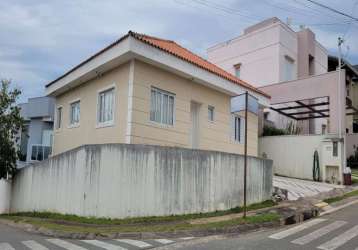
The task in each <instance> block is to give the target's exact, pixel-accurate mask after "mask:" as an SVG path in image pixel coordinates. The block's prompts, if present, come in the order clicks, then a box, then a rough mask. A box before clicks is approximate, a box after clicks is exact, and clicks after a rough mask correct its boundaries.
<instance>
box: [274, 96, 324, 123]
mask: <svg viewBox="0 0 358 250" xmlns="http://www.w3.org/2000/svg"><path fill="white" fill-rule="evenodd" d="M270 109H272V110H274V111H276V112H278V113H279V114H281V115H284V116H287V117H289V118H291V119H294V120H296V121H302V120H310V119H318V118H328V117H329V98H328V97H320V98H315V99H306V100H295V101H292V102H286V103H278V104H273V105H272V106H271V107H270Z"/></svg>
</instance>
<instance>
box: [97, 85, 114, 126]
mask: <svg viewBox="0 0 358 250" xmlns="http://www.w3.org/2000/svg"><path fill="white" fill-rule="evenodd" d="M97 114H98V116H97V121H98V123H99V124H111V123H113V121H114V88H111V89H107V90H105V91H102V92H100V93H99V94H98V112H97Z"/></svg>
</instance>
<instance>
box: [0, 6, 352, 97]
mask: <svg viewBox="0 0 358 250" xmlns="http://www.w3.org/2000/svg"><path fill="white" fill-rule="evenodd" d="M206 1H208V2H211V3H214V4H219V5H223V6H226V7H227V8H231V9H232V10H234V12H235V13H231V14H229V13H227V12H223V11H220V10H218V9H217V8H213V7H209V6H204V5H202V4H198V3H197V2H196V3H195V1H191V0H133V1H119V0H103V1H88V0H76V1H73V0H62V1H61V0H52V1H48V0H37V1H29V0H2V1H0V9H1V10H2V12H1V13H0V37H1V39H0V77H1V76H6V77H8V78H13V79H14V82H16V83H18V84H19V85H21V86H22V87H23V90H24V94H25V96H24V98H25V97H29V96H34V95H41V94H43V86H44V84H46V83H47V82H48V81H50V80H53V79H54V78H55V77H57V76H59V75H61V74H62V73H63V72H65V71H66V70H68V69H69V68H71V67H73V66H75V65H76V64H78V63H79V62H80V61H81V60H83V59H85V58H87V57H88V56H90V55H91V54H93V53H95V52H96V51H98V50H99V49H101V48H103V47H104V46H106V45H107V44H109V43H110V42H112V41H114V40H116V39H117V38H119V37H120V36H121V35H123V34H124V33H126V32H128V30H134V31H137V32H141V33H146V34H151V35H156V36H159V37H163V38H168V39H173V40H176V41H177V42H178V43H180V44H182V45H183V46H184V47H187V48H188V49H192V50H194V51H195V52H197V53H199V54H200V55H202V56H203V57H205V50H206V48H207V47H209V46H211V45H213V44H216V43H218V42H220V41H223V40H227V39H230V38H233V37H235V36H237V35H239V34H240V33H241V31H242V29H244V28H245V27H246V26H248V25H249V24H251V23H254V20H252V19H248V18H246V17H244V16H250V17H251V18H253V19H263V18H266V17H271V16H273V15H276V16H278V17H280V18H282V19H283V20H285V19H286V17H287V16H291V17H294V21H296V22H309V23H320V22H328V21H329V22H333V21H332V20H330V19H332V17H324V15H321V16H319V15H316V18H317V19H315V20H313V18H314V15H313V18H312V19H309V20H308V19H307V16H300V15H299V14H297V15H296V16H293V14H294V13H292V11H291V12H287V11H285V10H284V9H282V8H289V7H290V4H289V2H287V1H285V0H275V1H274V2H271V3H274V4H276V5H279V6H280V7H281V9H279V8H276V7H274V6H272V5H268V4H267V2H270V1H266V0H265V1H261V0H260V1H258V0H257V1H252V0H239V1H238V0H226V1H220V2H217V1H216V2H215V1H214V0H206ZM298 1H299V2H302V1H303V0H298ZM326 2H327V3H326V4H329V5H332V6H336V5H337V6H336V7H337V8H338V7H339V8H340V9H341V10H343V11H350V8H351V6H352V3H353V2H354V0H347V1H345V2H344V4H343V3H342V2H341V3H340V4H339V6H338V4H337V3H336V2H335V1H334V0H329V1H328V0H327V1H326ZM291 7H296V8H298V5H293V6H292V4H291ZM300 8H302V9H305V7H304V6H300ZM295 10H296V9H295ZM297 11H298V12H302V11H300V10H297ZM307 12H312V11H311V10H307ZM311 16H312V15H311ZM336 21H337V20H336ZM341 28H342V27H341V26H338V27H336V26H332V27H331V26H315V27H314V29H313V30H314V31H315V32H316V34H317V39H318V40H319V41H321V42H322V44H323V45H324V46H326V47H327V48H329V49H330V50H334V49H335V46H336V39H337V34H339V33H341V32H342V30H340V29H341ZM357 33H358V32H357V25H355V26H354V27H353V28H352V30H351V31H350V35H349V36H348V37H349V39H348V40H347V44H349V45H350V47H351V49H350V56H351V57H350V58H352V60H353V61H354V62H355V63H358V43H356V42H354V41H357V40H358V37H357Z"/></svg>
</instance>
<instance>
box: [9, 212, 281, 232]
mask: <svg viewBox="0 0 358 250" xmlns="http://www.w3.org/2000/svg"><path fill="white" fill-rule="evenodd" d="M5 218H7V219H10V220H13V221H16V222H23V223H28V224H32V225H34V226H37V227H43V228H47V229H50V230H55V231H59V232H66V233H95V234H107V233H130V232H174V231H176V232H177V231H186V230H203V229H204V230H205V229H218V228H224V227H233V226H237V225H240V224H254V223H263V222H274V221H278V220H279V219H280V216H279V215H278V214H276V213H267V214H259V215H254V216H248V217H246V219H244V218H238V219H233V220H228V221H221V222H212V223H206V224H195V225H193V224H190V223H189V221H179V222H178V223H158V224H152V223H147V224H131V225H128V224H127V225H126V224H122V225H102V226H95V225H92V226H89V225H87V226H85V225H68V224H61V223H56V222H53V221H49V220H44V219H39V218H29V217H26V218H25V217H22V218H20V217H16V216H6V217H5Z"/></svg>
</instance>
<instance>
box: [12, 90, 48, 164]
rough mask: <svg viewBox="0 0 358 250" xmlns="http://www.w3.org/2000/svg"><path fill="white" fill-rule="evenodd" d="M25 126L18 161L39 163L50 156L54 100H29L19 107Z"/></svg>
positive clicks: (45, 98) (41, 98)
mask: <svg viewBox="0 0 358 250" xmlns="http://www.w3.org/2000/svg"><path fill="white" fill-rule="evenodd" d="M19 106H20V108H21V111H20V114H21V117H23V118H24V119H25V126H24V128H23V129H22V131H21V135H20V142H19V146H20V152H21V157H20V161H23V162H30V161H41V160H44V159H47V158H48V156H49V155H50V154H51V145H52V137H53V121H54V110H55V100H54V99H53V98H50V97H36V98H30V99H29V100H28V102H27V103H23V104H20V105H19Z"/></svg>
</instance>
